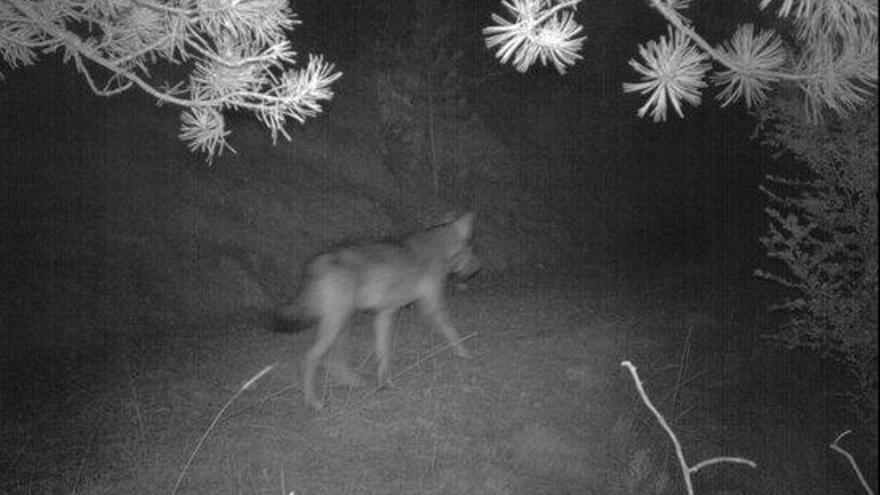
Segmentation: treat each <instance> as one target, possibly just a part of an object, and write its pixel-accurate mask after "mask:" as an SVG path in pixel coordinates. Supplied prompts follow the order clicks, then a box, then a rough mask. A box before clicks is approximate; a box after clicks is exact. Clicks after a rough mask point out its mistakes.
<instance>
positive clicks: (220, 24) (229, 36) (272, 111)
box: [0, 0, 341, 162]
mask: <svg viewBox="0 0 880 495" xmlns="http://www.w3.org/2000/svg"><path fill="white" fill-rule="evenodd" d="M296 24H299V20H297V19H296V17H295V15H294V14H293V13H292V12H291V10H290V8H289V7H288V3H287V1H286V0H170V1H157V0H83V1H79V0H57V1H46V2H33V1H30V0H0V57H2V59H3V61H4V62H5V63H6V64H7V65H8V66H9V67H11V68H12V69H16V68H18V67H20V66H23V65H31V64H33V63H35V62H36V60H37V58H38V56H39V55H40V54H50V53H56V52H60V53H61V55H62V57H63V60H64V62H65V63H67V62H73V64H74V66H75V67H76V70H77V72H79V73H80V74H82V76H83V77H84V78H85V79H86V82H87V83H88V85H89V88H91V90H92V91H93V92H94V93H95V94H97V95H99V96H113V95H117V94H120V93H123V92H125V91H127V90H128V89H130V88H132V87H133V86H136V87H138V88H140V89H141V90H142V91H144V92H146V93H148V94H150V95H151V96H153V97H155V98H156V99H157V100H158V102H159V103H160V104H163V103H171V104H174V105H179V106H181V107H183V108H184V110H183V111H182V112H181V116H180V119H181V126H180V139H181V140H182V141H185V142H188V143H189V148H190V150H192V151H198V152H202V153H205V154H206V155H207V160H208V161H209V162H210V161H211V160H212V159H213V158H214V156H216V155H218V154H220V153H222V152H223V150H224V149H227V148H228V149H230V150H232V148H231V147H230V146H229V144H228V143H227V142H226V138H227V136H228V135H229V131H228V130H227V129H226V122H225V119H224V118H223V111H224V110H230V109H232V110H244V111H248V112H252V113H254V114H255V115H256V116H257V119H258V120H259V121H260V122H261V123H262V124H263V125H265V126H266V127H268V128H269V130H270V132H271V134H272V139H273V141H275V140H276V139H277V137H278V134H281V135H283V136H284V137H285V138H286V139H288V140H289V139H290V135H289V134H288V133H287V131H286V130H285V129H284V125H285V123H286V121H287V119H288V118H292V119H294V120H296V121H298V122H300V123H302V122H303V121H304V120H305V119H306V118H308V117H313V116H315V115H317V114H318V113H319V112H320V111H321V101H323V100H329V99H330V98H332V97H333V92H332V91H331V90H330V85H331V84H332V83H333V82H334V81H336V80H337V79H338V78H339V77H340V75H341V74H340V73H339V72H335V71H334V69H333V65H332V64H328V63H326V62H324V60H323V58H321V57H320V56H309V63H308V64H307V65H306V67H305V68H304V69H293V68H292V67H293V65H294V58H295V52H294V51H293V48H292V47H291V45H290V42H289V41H287V32H288V31H290V30H291V29H292V28H293V26H295V25H296ZM160 61H163V62H170V63H171V64H173V65H184V64H186V65H187V67H191V69H190V72H189V76H188V78H187V80H186V81H180V82H177V83H175V84H168V83H164V82H160V81H157V80H156V78H155V77H154V76H153V75H152V74H151V73H150V66H151V65H155V64H156V63H157V62H160ZM0 79H2V73H0ZM233 151H234V150H233Z"/></svg>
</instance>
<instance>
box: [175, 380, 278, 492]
mask: <svg viewBox="0 0 880 495" xmlns="http://www.w3.org/2000/svg"><path fill="white" fill-rule="evenodd" d="M274 368H275V365H274V364H272V365H269V366H266V367H265V368H263V369H262V370H260V372H259V373H257V374H256V375H254V376H253V377H251V379H250V380H248V381H247V382H245V383H244V385H242V386H241V388H239V389H238V392H236V393H235V394H234V395H233V396H232V397H231V398H230V399H229V400H228V401H226V404H224V405H223V407H221V408H220V411H219V412H218V413H217V414H216V415H215V416H214V419H213V420H212V421H211V424H210V425H209V426H208V429H206V430H205V433H203V434H202V438H200V439H199V442H198V443H197V444H196V447H195V448H194V449H193V451H192V454H190V455H189V459H187V461H186V464H184V465H183V469H181V470H180V476H178V477H177V482H175V483H174V488H173V489H172V490H171V495H174V494H176V493H177V490H178V489H179V488H180V483H181V482H182V481H183V477H184V476H185V475H186V471H187V470H188V469H189V466H190V464H192V461H193V459H195V457H196V454H197V453H198V452H199V449H201V448H202V444H203V443H205V439H207V438H208V435H209V434H210V433H211V430H212V429H214V426H216V425H217V422H218V421H220V416H223V413H224V412H225V411H226V409H228V408H229V406H231V405H232V403H233V402H235V399H237V398H238V396H239V395H241V394H242V393H243V392H244V391H245V390H247V389H249V388H251V387H252V386H253V385H254V383H256V382H257V380H259V379H260V378H262V377H263V375H265V374H266V373H268V372H270V371H272V370H273V369H274Z"/></svg>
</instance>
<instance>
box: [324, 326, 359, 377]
mask: <svg viewBox="0 0 880 495" xmlns="http://www.w3.org/2000/svg"><path fill="white" fill-rule="evenodd" d="M346 334H347V331H346V329H342V330H341V331H340V332H339V335H338V336H337V337H336V341H335V342H334V343H333V345H332V346H330V350H329V351H328V352H327V357H326V358H324V366H325V367H326V368H327V371H328V372H330V376H332V377H333V381H334V382H336V383H337V384H338V385H343V386H346V387H362V386H364V380H363V378H361V377H360V376H358V374H357V373H356V372H355V371H354V370H352V369H351V368H350V367H349V366H348V359H347V356H346V352H345V351H346V347H345V340H346Z"/></svg>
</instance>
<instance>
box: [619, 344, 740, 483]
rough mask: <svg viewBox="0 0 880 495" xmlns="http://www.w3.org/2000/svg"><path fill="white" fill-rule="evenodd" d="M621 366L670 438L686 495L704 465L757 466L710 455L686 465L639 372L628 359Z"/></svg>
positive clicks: (675, 437)
mask: <svg viewBox="0 0 880 495" xmlns="http://www.w3.org/2000/svg"><path fill="white" fill-rule="evenodd" d="M620 365H621V366H623V367H624V368H626V369H627V371H629V374H630V375H631V376H632V379H633V383H635V385H636V390H637V391H638V392H639V397H641V399H642V402H644V403H645V405H646V406H647V407H648V409H649V410H650V411H651V413H652V414H654V417H655V418H657V422H658V423H660V426H661V427H663V430H664V431H665V432H666V434H667V435H669V438H670V440H672V445H673V447H674V448H675V457H676V458H677V459H678V465H679V467H680V468H681V476H682V479H683V480H684V486H685V489H686V490H687V493H688V495H694V482H693V479H692V477H693V475H695V474H697V472H698V471H699V470H700V469H703V468H704V467H706V466H711V465H712V464H720V463H733V464H745V465H746V466H749V467H751V468H757V467H758V465H757V464H755V462H754V461H751V460H749V459H745V458H742V457H726V456H725V457H712V458H710V459H705V460H702V461H700V462H698V463H696V464H694V465H692V466H691V465H688V463H687V460H686V459H685V457H684V450H683V449H682V447H681V442H679V441H678V437H677V436H676V435H675V432H673V431H672V428H671V427H670V426H669V423H667V422H666V418H664V417H663V415H662V414H660V411H658V410H657V408H656V407H655V406H654V404H653V403H651V399H650V398H648V393H647V392H645V387H644V385H642V380H641V379H640V378H639V373H638V371H637V370H636V367H635V366H634V365H633V364H632V363H631V362H629V361H623V362H621V363H620Z"/></svg>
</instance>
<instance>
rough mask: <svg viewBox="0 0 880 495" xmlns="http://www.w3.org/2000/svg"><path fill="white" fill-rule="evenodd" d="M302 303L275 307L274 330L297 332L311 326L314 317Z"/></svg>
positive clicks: (296, 302) (273, 316)
mask: <svg viewBox="0 0 880 495" xmlns="http://www.w3.org/2000/svg"><path fill="white" fill-rule="evenodd" d="M303 309H304V308H303V307H302V303H301V302H300V301H298V300H297V301H295V302H293V303H292V304H288V305H287V306H283V307H281V308H278V309H275V310H274V311H273V312H272V326H271V327H272V331H273V332H279V333H297V332H301V331H303V330H305V329H307V328H309V327H310V326H311V323H312V318H310V317H308V316H307V315H306V312H305V311H303Z"/></svg>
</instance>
